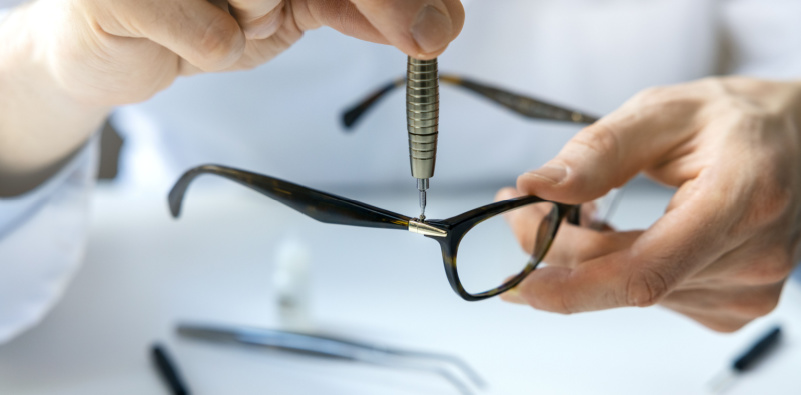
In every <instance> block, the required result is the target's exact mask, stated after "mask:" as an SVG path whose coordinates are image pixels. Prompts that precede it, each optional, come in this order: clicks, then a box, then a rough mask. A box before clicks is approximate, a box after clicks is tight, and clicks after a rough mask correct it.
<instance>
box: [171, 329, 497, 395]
mask: <svg viewBox="0 0 801 395" xmlns="http://www.w3.org/2000/svg"><path fill="white" fill-rule="evenodd" d="M177 331H178V334H180V335H181V336H185V337H190V338H196V339H203V340H211V341H218V342H229V343H237V344H242V345H248V346H258V347H265V348H268V349H274V350H280V351H285V352H292V353H298V354H304V355H308V356H313V357H326V358H332V359H339V360H345V361H354V362H362V363H367V364H371V365H377V366H384V367H389V368H397V369H407V370H411V371H420V372H427V373H430V374H434V375H437V376H440V377H442V378H443V379H445V380H447V381H448V382H449V383H451V384H452V385H453V386H454V387H456V388H457V389H458V390H459V392H460V393H462V394H463V395H472V394H474V391H473V390H472V389H471V386H470V385H468V382H469V383H472V384H473V386H475V387H476V388H478V389H484V388H485V387H486V383H485V382H484V380H483V379H482V378H481V377H480V376H479V375H478V373H476V371H475V370H473V369H472V368H471V367H470V366H469V365H468V364H467V363H466V362H465V361H463V360H462V359H461V358H459V357H456V356H453V355H448V354H439V353H433V352H427V351H416V350H406V349H401V348H394V347H387V346H383V345H376V344H371V343H367V342H361V341H355V340H351V339H344V338H338V337H333V336H324V335H316V334H311V333H302V332H292V331H284V330H276V329H262V328H249V327H240V326H222V325H209V324H197V323H179V324H178V327H177ZM462 377H465V378H467V380H468V381H467V382H465V381H464V380H462Z"/></svg>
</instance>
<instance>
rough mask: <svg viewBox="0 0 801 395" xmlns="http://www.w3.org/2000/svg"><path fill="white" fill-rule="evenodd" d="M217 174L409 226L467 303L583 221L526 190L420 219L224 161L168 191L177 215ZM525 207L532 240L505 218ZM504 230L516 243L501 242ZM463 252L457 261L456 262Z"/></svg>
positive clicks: (321, 214) (365, 219)
mask: <svg viewBox="0 0 801 395" xmlns="http://www.w3.org/2000/svg"><path fill="white" fill-rule="evenodd" d="M440 78H441V80H442V81H444V82H447V83H451V84H454V85H456V86H460V87H463V88H466V89H469V90H470V91H472V92H475V93H478V94H480V95H482V96H484V97H486V98H488V99H491V100H493V101H495V102H497V103H500V104H502V105H504V106H505V107H507V108H510V109H512V110H513V111H515V112H518V113H520V114H522V115H524V116H527V117H531V118H536V119H548V120H554V121H565V122H572V123H591V122H594V121H595V120H596V118H595V117H592V116H589V115H586V114H583V113H580V112H577V111H573V110H569V109H565V108H562V107H559V106H556V105H553V104H549V103H546V102H543V101H540V100H536V99H532V98H530V97H526V96H522V95H518V94H514V93H511V92H508V91H504V90H501V89H498V88H493V87H490V86H487V85H484V84H480V83H477V82H473V81H470V80H467V79H464V78H460V77H455V76H450V75H444V76H441V77H440ZM403 81H404V80H403V79H401V80H398V81H395V82H393V83H392V84H390V85H389V86H386V87H384V88H382V89H381V90H379V91H378V92H376V93H374V94H373V95H371V96H370V97H369V98H368V99H367V100H365V101H363V102H362V103H360V104H358V105H357V106H356V107H355V108H354V109H352V110H350V111H348V112H347V113H346V114H345V123H346V125H349V126H350V125H353V124H354V123H355V122H356V120H358V118H359V117H360V116H361V115H362V114H363V113H364V112H365V111H366V110H367V109H369V108H370V107H371V106H372V105H373V104H374V103H376V102H377V101H378V100H379V99H380V98H381V97H383V96H384V95H385V94H386V93H387V92H389V91H390V90H391V89H392V88H394V87H396V86H401V85H402V82H403ZM203 174H210V175H215V176H219V177H223V178H226V179H229V180H231V181H234V182H237V183H239V184H241V185H244V186H246V187H248V188H250V189H252V190H254V191H257V192H259V193H261V194H263V195H265V196H267V197H269V198H271V199H273V200H275V201H277V202H279V203H281V204H284V205H286V206H289V207H290V208H292V209H294V210H296V211H298V212H301V213H303V214H305V215H308V216H309V217H312V218H314V219H316V220H318V221H320V222H325V223H331V224H338V225H351V226H361V227H369V228H385V229H397V230H406V231H410V232H413V233H418V234H421V235H423V236H425V237H428V238H431V239H433V240H435V241H437V242H438V243H439V245H440V249H441V250H442V258H443V264H444V267H445V274H446V275H447V278H448V282H449V283H450V285H451V288H452V289H453V290H454V292H456V293H457V294H458V295H459V296H460V297H462V298H463V299H464V300H467V301H477V300H482V299H486V298H490V297H492V296H496V295H499V294H501V293H503V292H505V291H507V290H509V289H511V288H514V287H515V286H516V285H517V284H518V283H520V282H521V281H522V280H523V279H524V278H525V277H526V276H527V275H528V274H529V273H531V272H532V271H533V270H534V269H536V268H537V266H538V265H539V264H540V262H542V260H543V258H544V257H545V255H546V254H547V253H548V249H549V248H550V246H551V244H552V242H553V240H554V237H555V236H556V233H557V231H558V230H559V226H560V225H561V223H562V221H563V220H565V219H567V220H568V222H569V223H571V224H573V225H578V224H579V216H580V215H579V211H580V206H579V205H570V204H563V203H559V202H552V201H548V200H544V199H542V198H539V197H537V196H524V197H518V198H514V199H509V200H504V201H499V202H495V203H490V204H487V205H485V206H481V207H478V208H476V209H473V210H470V211H467V212H465V213H462V214H459V215H457V216H454V217H451V218H448V219H441V220H429V219H426V220H420V219H417V218H412V217H408V216H405V215H402V214H398V213H394V212H391V211H388V210H385V209H382V208H378V207H375V206H371V205H368V204H366V203H362V202H359V201H356V200H351V199H347V198H344V197H340V196H336V195H333V194H329V193H326V192H322V191H318V190H315V189H311V188H307V187H303V186H300V185H297V184H294V183H291V182H288V181H284V180H280V179H277V178H273V177H270V176H266V175H261V174H257V173H252V172H249V171H245V170H238V169H234V168H230V167H225V166H219V165H204V166H199V167H195V168H193V169H190V170H189V171H187V172H186V173H184V174H183V175H182V176H181V178H180V179H179V180H178V181H177V182H176V183H175V186H173V188H172V190H171V191H170V194H169V204H170V210H171V212H172V215H173V216H174V217H176V218H177V217H178V216H179V214H180V212H181V205H182V202H183V199H184V195H185V193H186V190H187V188H189V184H190V183H191V182H192V181H193V180H194V179H195V178H197V177H198V176H200V175H203ZM514 210H526V211H528V212H530V213H531V214H532V215H534V216H536V217H537V218H539V222H538V224H537V225H536V228H537V231H536V233H534V237H533V238H531V239H530V240H517V238H516V237H515V235H514V234H513V233H512V232H511V230H510V229H509V228H508V226H506V225H505V223H504V221H503V220H502V217H503V214H507V213H510V212H512V211H514ZM501 234H505V237H506V239H505V240H507V241H511V243H510V244H503V243H501V242H499V240H500V239H503V236H500V235H501ZM518 242H519V244H521V245H522V246H523V249H524V250H525V252H526V254H524V255H523V256H522V257H521V258H520V259H504V258H503V257H505V256H506V254H505V252H506V251H507V250H508V249H518V250H519V247H517V245H518ZM457 255H458V260H457Z"/></svg>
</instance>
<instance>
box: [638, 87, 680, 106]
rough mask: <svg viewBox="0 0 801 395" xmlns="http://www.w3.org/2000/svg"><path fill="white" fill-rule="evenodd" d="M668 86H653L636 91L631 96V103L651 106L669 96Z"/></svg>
mask: <svg viewBox="0 0 801 395" xmlns="http://www.w3.org/2000/svg"><path fill="white" fill-rule="evenodd" d="M670 91H671V89H670V87H668V86H654V87H650V88H646V89H643V90H641V91H640V92H638V93H637V94H635V95H634V97H632V99H631V102H632V104H636V105H638V106H651V105H655V104H659V103H662V102H664V101H665V99H667V97H669V96H670Z"/></svg>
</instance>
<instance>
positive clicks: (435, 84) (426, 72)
mask: <svg viewBox="0 0 801 395" xmlns="http://www.w3.org/2000/svg"><path fill="white" fill-rule="evenodd" d="M406 129H407V131H408V133H409V162H410V164H411V168H412V177H414V178H416V179H417V190H418V191H419V194H420V220H421V221H423V220H425V218H426V217H425V213H426V193H427V191H428V186H429V181H428V180H429V179H430V178H431V177H433V176H434V166H435V165H436V162H437V135H438V133H439V73H438V72H437V59H436V58H434V59H431V60H420V59H415V58H412V57H411V56H410V57H409V61H408V64H407V68H406Z"/></svg>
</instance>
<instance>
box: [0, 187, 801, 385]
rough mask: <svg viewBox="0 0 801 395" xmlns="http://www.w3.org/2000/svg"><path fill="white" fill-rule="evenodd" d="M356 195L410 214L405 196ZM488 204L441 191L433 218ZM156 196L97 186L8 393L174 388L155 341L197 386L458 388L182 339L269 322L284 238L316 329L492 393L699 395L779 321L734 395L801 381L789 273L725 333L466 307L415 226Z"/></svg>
mask: <svg viewBox="0 0 801 395" xmlns="http://www.w3.org/2000/svg"><path fill="white" fill-rule="evenodd" d="M350 196H351V197H354V198H358V199H363V200H366V201H367V202H370V203H372V204H375V205H378V206H381V207H385V208H388V209H391V210H395V211H398V212H402V213H410V214H413V213H415V212H416V199H415V197H414V191H408V194H407V195H404V196H402V198H398V197H396V198H392V197H383V198H382V197H380V196H372V197H371V196H368V195H365V194H361V195H359V194H356V195H353V194H351V195H350ZM491 198H492V193H491V192H486V193H483V194H476V195H467V196H465V195H463V196H461V197H459V198H452V199H449V198H447V197H442V196H438V195H437V192H436V191H433V193H432V196H431V199H430V203H431V206H432V211H433V212H432V213H431V216H432V217H446V216H450V215H453V214H457V213H460V212H462V211H464V210H466V209H470V208H473V207H476V206H478V205H479V204H483V203H487V202H488V201H489V200H490V199H491ZM666 199H667V195H666V194H665V193H664V191H659V190H656V189H654V188H651V189H648V188H639V189H637V188H635V189H632V190H628V191H627V192H626V195H624V200H623V202H622V203H621V205H620V209H619V212H618V213H617V214H616V216H615V218H614V222H615V223H617V224H618V225H620V226H622V227H626V228H629V227H633V226H642V225H647V224H648V223H650V222H651V221H652V220H653V219H654V218H656V217H657V216H658V215H659V213H660V212H661V210H662V207H664V204H665V202H666ZM164 200H165V199H164V198H161V197H160V198H154V197H141V198H130V197H128V198H125V197H121V196H117V194H116V193H115V192H114V191H113V190H108V189H104V188H100V189H99V190H98V192H97V199H96V202H95V207H94V220H93V225H92V231H91V238H90V244H89V250H88V254H87V258H86V262H85V264H84V266H83V268H82V270H81V271H80V272H79V273H78V274H77V276H76V278H75V279H74V281H73V283H72V285H71V287H70V288H69V290H68V292H67V293H66V295H65V296H64V299H63V301H62V302H61V303H60V304H59V305H58V306H57V307H56V308H55V310H54V311H53V312H52V313H51V314H50V315H49V316H48V317H47V318H46V319H45V321H44V322H43V323H42V324H41V325H40V326H38V327H37V328H35V329H34V330H32V331H30V332H28V333H26V334H24V335H23V336H21V337H19V338H17V339H16V340H14V341H13V342H11V343H10V344H7V345H5V346H2V347H0V394H21V395H22V394H116V395H121V394H166V393H167V391H166V389H165V387H164V386H163V384H162V383H161V382H160V381H159V379H158V378H157V376H156V375H155V373H154V371H153V369H152V367H151V364H150V361H149V355H148V353H147V350H148V346H149V345H150V343H151V342H153V341H155V340H161V341H164V342H165V343H166V344H167V345H168V346H169V348H170V350H171V351H172V354H173V356H174V357H175V359H176V360H177V361H178V362H179V364H180V366H181V369H182V371H183V374H184V376H185V377H186V379H187V381H188V382H189V384H190V386H191V388H192V389H193V390H194V393H195V394H201V395H202V394H227V395H234V394H255V393H258V394H280V395H294V394H348V395H352V394H457V393H458V392H457V391H456V390H455V389H453V388H452V387H451V386H450V385H448V384H447V383H446V382H444V381H443V380H441V379H440V378H438V377H435V376H431V375H426V374H420V373H414V372H408V371H395V370H391V369H386V368H380V367H372V366H367V365H361V364H353V363H345V362H339V361H333V360H321V359H316V358H310V357H305V356H299V355H293V354H286V353H281V352H276V351H269V350H264V349H253V348H243V347H231V346H228V345H220V344H212V343H205V342H199V341H193V340H189V339H183V338H178V337H177V336H175V335H174V333H173V325H174V323H175V322H177V321H178V320H184V319H191V320H203V321H210V322H215V323H231V324H247V325H256V326H264V327H275V326H276V324H277V321H276V318H275V308H274V301H273V294H272V290H271V273H272V261H273V259H274V252H273V251H274V249H275V246H276V245H277V244H278V243H279V242H280V240H282V239H283V238H286V237H287V236H286V234H287V233H289V234H293V235H294V237H295V238H296V239H297V240H299V241H300V242H302V243H305V244H307V245H309V246H311V253H312V258H313V271H314V277H313V291H314V294H313V310H314V315H315V318H316V320H317V322H318V323H319V325H320V326H321V327H323V328H325V329H327V330H329V331H333V332H336V333H340V334H343V335H349V336H352V337H356V338H362V339H366V340H371V341H377V342H382V343H386V344H389V345H397V346H404V347H410V348H416V349H424V350H426V349H428V350H432V351H442V352H448V353H453V354H457V355H459V356H461V357H463V358H465V359H466V360H467V361H468V362H469V363H470V364H472V365H473V366H474V367H475V368H476V369H477V370H478V371H479V372H480V373H481V374H482V375H483V376H484V377H485V378H486V379H487V380H488V381H489V383H490V385H491V389H490V391H489V393H493V394H531V393H542V394H696V393H697V394H702V393H704V391H705V390H704V389H705V384H706V383H707V381H708V380H709V379H710V378H711V377H712V376H713V375H714V374H715V373H716V372H717V371H719V370H720V369H721V368H723V367H724V366H726V365H727V363H729V361H730V359H731V358H732V357H733V356H735V355H736V354H738V353H739V352H740V350H741V349H742V347H744V346H745V345H746V344H748V343H750V342H751V341H752V340H753V339H754V338H755V337H756V336H758V335H759V334H761V333H762V332H763V331H764V330H766V329H767V328H768V327H769V326H770V324H772V323H775V322H781V323H782V324H783V329H784V331H785V337H784V342H783V345H782V347H781V348H780V349H779V350H777V352H776V353H775V354H773V355H772V356H771V357H770V358H769V359H768V360H767V361H765V363H764V364H762V365H760V367H759V368H758V369H757V370H756V371H754V372H753V373H751V374H749V375H747V376H746V377H744V378H743V379H742V380H741V381H740V382H739V383H738V384H737V385H736V386H735V387H733V388H732V389H731V391H730V392H729V394H732V395H736V394H755V393H764V394H797V393H799V391H800V390H799V389H800V388H801V374H799V372H800V371H799V367H801V290H799V288H798V285H797V284H791V285H789V286H788V287H787V288H786V289H785V293H784V295H783V300H782V302H781V304H780V305H779V307H778V308H777V309H776V311H775V312H774V313H772V314H771V315H770V316H768V317H766V318H764V319H761V320H758V321H756V322H755V323H753V324H751V325H749V326H748V327H746V328H745V329H743V330H742V331H740V332H738V333H736V334H733V335H721V334H716V333H713V332H710V331H708V330H706V329H704V328H702V327H701V326H699V325H697V324H695V323H693V322H690V321H689V320H687V319H685V318H683V317H680V316H678V315H676V314H674V313H672V312H670V311H667V310H665V309H662V308H658V307H657V308H648V309H636V308H630V309H617V310H612V311H606V312H599V313H589V314H578V315H573V316H561V315H555V314H548V313H543V312H538V311H534V310H532V309H530V308H527V307H523V306H516V305H509V304H505V303H503V302H501V301H500V300H497V299H494V300H489V301H484V302H478V303H467V302H464V301H462V300H461V299H459V298H458V297H457V296H456V295H455V294H453V292H452V291H451V289H450V287H449V286H448V283H447V280H446V278H445V274H444V272H443V268H442V263H441V259H440V256H439V249H438V246H437V244H436V243H435V242H433V241H431V240H426V239H425V238H422V237H420V236H418V235H414V234H411V233H408V232H398V231H391V230H376V229H362V228H352V227H343V226H334V225H327V224H321V223H318V222H315V221H313V220H311V219H308V218H306V217H304V216H302V215H301V214H298V213H296V212H294V211H292V210H290V209H287V208H285V207H283V206H281V205H279V204H276V203H273V202H272V201H270V200H268V199H265V198H263V197H261V196H259V195H256V194H255V193H250V192H247V191H242V190H241V187H239V186H236V185H230V186H226V187H221V188H219V189H218V190H217V191H216V192H214V193H208V192H203V191H202V190H201V189H193V190H190V192H189V195H188V198H187V202H186V205H185V207H184V214H183V218H182V219H181V220H179V221H173V220H172V219H171V218H170V217H169V215H168V213H167V209H166V203H165V201H164ZM446 201H447V202H449V204H448V205H447V210H445V208H446V207H445V206H446V204H445V202H446ZM382 251H384V252H385V251H392V252H394V254H386V253H384V254H379V252H382ZM426 254H427V255H426ZM412 256H424V257H425V258H424V259H420V260H415V259H411V258H410V257H412Z"/></svg>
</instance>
